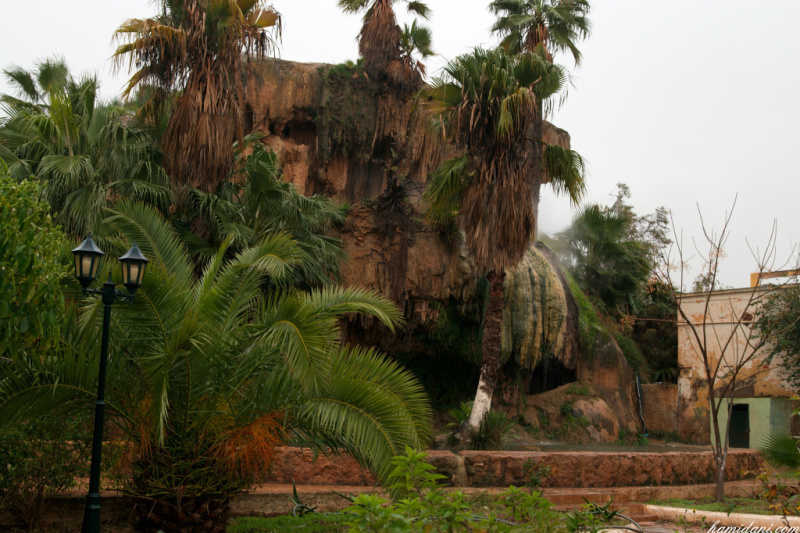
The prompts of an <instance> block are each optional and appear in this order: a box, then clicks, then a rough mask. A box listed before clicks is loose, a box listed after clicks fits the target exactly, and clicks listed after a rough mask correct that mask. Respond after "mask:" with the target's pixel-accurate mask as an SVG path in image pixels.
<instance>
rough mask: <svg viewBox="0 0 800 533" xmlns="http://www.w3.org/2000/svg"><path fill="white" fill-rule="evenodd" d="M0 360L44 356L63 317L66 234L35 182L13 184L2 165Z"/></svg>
mask: <svg viewBox="0 0 800 533" xmlns="http://www.w3.org/2000/svg"><path fill="white" fill-rule="evenodd" d="M0 228H2V229H0V358H2V357H3V356H7V357H10V356H19V355H24V354H26V353H28V352H30V351H32V350H35V351H37V352H38V353H43V352H44V351H46V350H47V349H49V348H50V347H51V346H52V344H53V343H54V342H55V341H56V339H58V330H59V327H60V324H61V320H62V318H63V316H64V312H63V308H64V297H63V295H62V292H61V287H60V283H61V280H62V279H63V278H64V277H65V276H67V275H68V273H69V264H70V263H69V260H70V259H69V253H68V251H67V250H68V248H69V246H68V243H67V239H66V236H65V234H64V233H63V232H62V231H61V229H60V228H59V227H58V226H57V225H56V224H55V223H54V222H53V220H52V219H51V217H50V207H49V206H48V205H47V203H46V202H45V201H44V200H42V199H41V190H40V188H39V186H38V184H37V183H36V182H33V181H27V180H26V181H22V182H17V181H16V180H13V179H12V178H10V177H9V176H8V175H7V174H6V171H5V168H4V165H3V164H2V162H0Z"/></svg>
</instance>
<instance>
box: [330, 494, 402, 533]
mask: <svg viewBox="0 0 800 533" xmlns="http://www.w3.org/2000/svg"><path fill="white" fill-rule="evenodd" d="M347 512H348V514H350V515H352V517H351V518H350V519H349V520H348V521H347V522H346V525H347V526H349V527H350V529H349V531H350V533H361V532H362V531H363V532H366V533H406V532H410V531H411V530H412V529H411V518H410V517H409V516H407V515H405V514H402V513H400V512H398V510H397V509H396V508H395V507H394V506H392V505H388V501H387V500H386V499H384V498H381V497H380V496H375V495H372V494H361V495H359V496H357V497H356V498H355V499H354V500H353V505H352V506H350V507H348V509H347Z"/></svg>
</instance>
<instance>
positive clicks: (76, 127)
mask: <svg viewBox="0 0 800 533" xmlns="http://www.w3.org/2000/svg"><path fill="white" fill-rule="evenodd" d="M54 72H56V73H54ZM7 74H8V73H7ZM12 74H13V76H14V79H15V80H16V82H17V84H20V85H21V86H22V87H23V88H24V90H22V93H23V94H24V95H25V98H26V99H17V98H13V97H10V96H8V95H4V96H3V97H2V103H3V106H2V107H3V112H4V113H3V114H4V115H6V116H5V117H3V119H2V120H0V159H4V160H5V161H6V163H7V164H8V166H9V172H10V174H11V175H12V176H13V177H15V178H17V179H26V178H29V177H30V176H34V177H36V178H37V179H38V180H40V181H41V184H42V193H43V195H44V197H45V198H46V199H47V201H48V202H49V203H50V206H51V207H52V210H53V214H54V216H55V217H56V220H57V221H58V222H59V223H60V224H62V226H63V227H64V228H65V229H66V230H67V231H68V232H70V233H71V234H74V235H78V236H81V237H83V236H84V235H85V234H86V233H87V232H88V231H90V230H92V229H94V228H95V227H96V226H97V224H99V221H100V218H101V217H102V213H103V208H104V207H107V206H110V205H113V203H114V201H115V200H116V199H119V198H120V197H124V198H127V199H128V200H136V201H142V202H146V203H148V204H150V205H154V206H157V207H159V208H163V209H165V208H166V204H167V198H168V189H167V175H166V173H165V172H164V170H163V169H162V168H161V166H160V165H159V164H158V161H159V156H158V154H157V153H156V150H155V149H154V147H153V141H152V139H151V138H150V137H149V136H148V135H147V134H146V133H145V132H144V131H142V130H140V129H138V128H136V127H135V126H133V125H132V124H131V123H130V118H131V116H130V114H129V113H128V112H127V111H126V110H125V109H124V108H122V107H121V106H119V105H115V104H102V103H100V102H99V101H98V99H97V91H98V82H97V80H96V79H95V78H93V77H84V78H80V79H75V78H73V77H72V76H71V75H70V74H69V71H68V70H67V67H66V65H65V64H64V63H63V62H60V61H49V62H44V63H42V64H40V65H39V66H38V67H37V72H36V73H33V72H27V71H24V70H17V71H14V72H13V73H12ZM35 79H38V80H39V81H38V82H35V81H34V80H35Z"/></svg>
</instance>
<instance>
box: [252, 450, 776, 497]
mask: <svg viewBox="0 0 800 533" xmlns="http://www.w3.org/2000/svg"><path fill="white" fill-rule="evenodd" d="M428 457H429V461H430V462H431V464H433V465H434V466H436V469H437V470H438V471H439V472H440V473H442V474H443V475H445V476H446V477H447V479H448V480H449V482H450V484H451V485H453V486H457V487H469V486H472V487H503V486H508V485H526V484H529V483H531V482H534V481H538V485H539V486H541V487H575V488H580V487H627V486H652V485H692V484H698V483H711V482H713V480H714V463H713V458H712V456H711V452H706V451H697V452H667V453H655V452H586V451H580V452H511V451H461V452H458V453H454V452H450V451H443V450H432V451H430V452H428ZM762 467H763V459H762V458H761V456H760V454H759V453H758V452H756V451H755V450H731V451H730V453H729V456H728V462H727V466H726V471H727V479H728V481H735V480H740V479H748V478H752V477H754V476H755V475H756V473H757V472H758V471H759V470H760V469H761V468H762ZM263 481H264V482H265V483H291V482H292V481H294V482H295V483H297V484H298V485H359V486H365V485H374V484H375V478H374V477H373V476H372V475H371V474H370V473H369V472H367V471H366V470H364V469H363V468H362V467H361V466H359V464H358V463H357V462H356V461H355V460H354V459H353V458H352V457H348V456H346V455H339V456H327V457H326V456H318V457H316V458H314V455H313V453H312V452H311V451H309V450H306V449H301V448H289V447H284V448H280V449H279V450H278V452H277V454H276V457H275V460H274V462H273V465H272V471H271V473H270V475H269V476H267V478H265V479H264V480H263Z"/></svg>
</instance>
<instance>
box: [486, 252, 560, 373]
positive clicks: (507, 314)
mask: <svg viewBox="0 0 800 533" xmlns="http://www.w3.org/2000/svg"><path fill="white" fill-rule="evenodd" d="M569 297H570V296H569V295H568V294H567V292H566V291H565V287H564V283H563V281H562V278H561V276H560V275H559V271H558V266H557V265H555V264H554V263H553V262H552V261H551V260H550V259H549V258H548V257H547V255H546V254H545V252H543V251H542V250H541V249H539V248H538V247H536V246H531V248H530V249H529V250H528V252H527V253H526V254H525V256H524V257H523V259H522V261H521V262H520V263H519V264H518V265H517V266H516V267H515V268H514V269H513V270H511V271H509V272H508V273H507V274H506V282H505V307H504V310H503V336H502V345H501V349H502V354H503V358H504V359H505V360H508V359H509V358H511V357H513V358H514V360H515V361H516V362H517V364H518V365H519V366H520V367H522V368H526V369H528V370H533V369H534V368H536V366H537V365H538V364H539V362H540V361H541V360H542V358H544V357H555V358H557V359H559V360H561V361H562V362H564V363H567V362H569V361H572V360H573V355H574V354H572V353H568V352H570V351H571V349H572V348H571V346H572V344H573V343H571V342H569V340H570V339H569V336H570V335H573V334H574V332H570V331H569V328H568V327H567V324H568V314H569V312H570V305H569V301H568V298H569Z"/></svg>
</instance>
